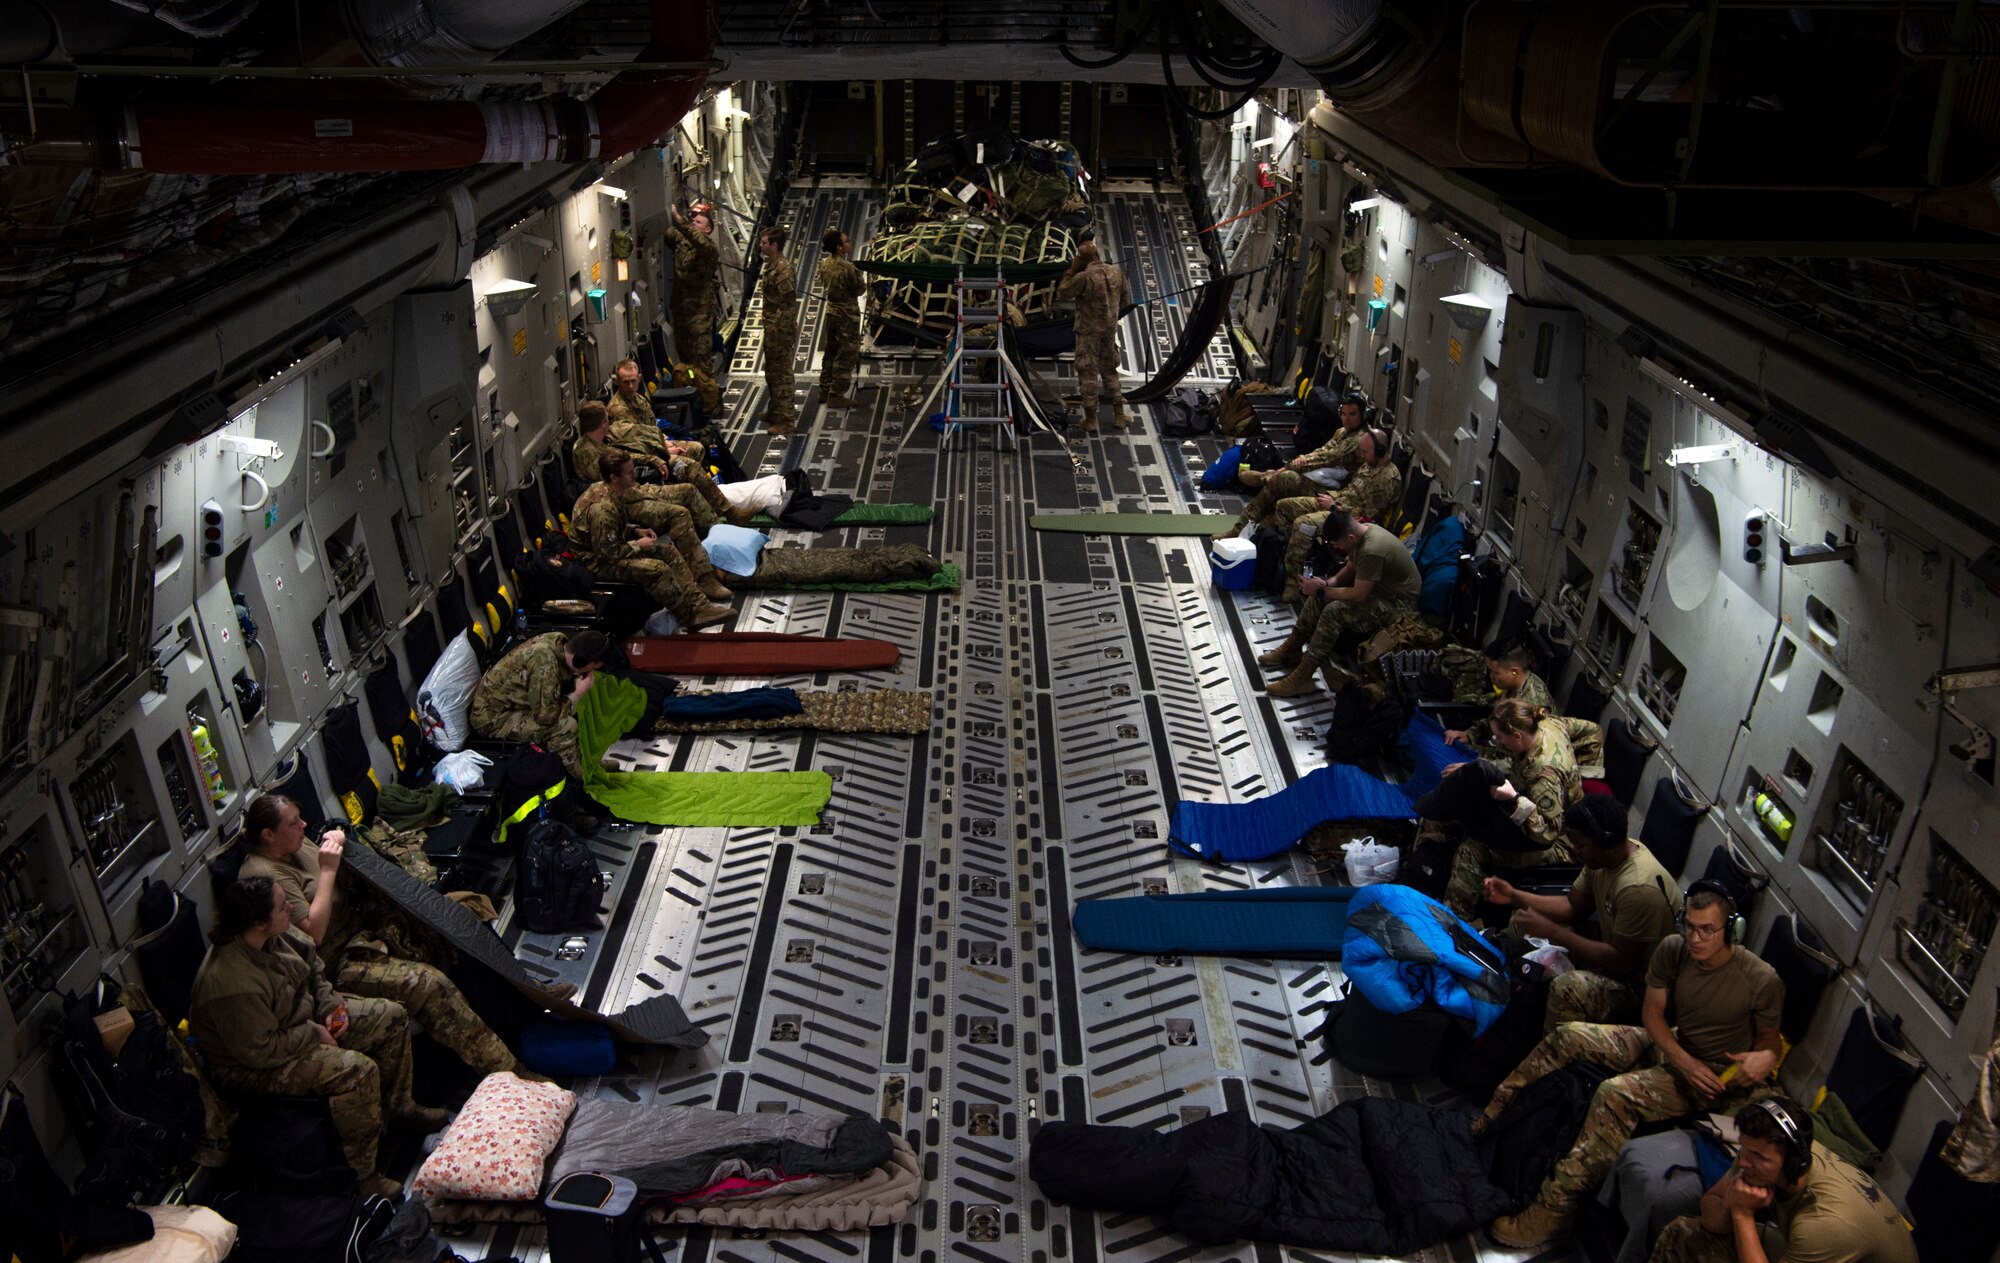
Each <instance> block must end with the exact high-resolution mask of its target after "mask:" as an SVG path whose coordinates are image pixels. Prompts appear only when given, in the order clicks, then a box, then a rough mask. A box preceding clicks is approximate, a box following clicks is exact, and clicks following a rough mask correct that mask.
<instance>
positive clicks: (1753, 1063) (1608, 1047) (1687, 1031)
mask: <svg viewBox="0 0 2000 1263" xmlns="http://www.w3.org/2000/svg"><path fill="white" fill-rule="evenodd" d="M1739 923H1740V918H1739V917H1738V916H1737V914H1736V905H1735V904H1734V903H1733V902H1732V901H1731V900H1730V898H1729V896H1728V895H1727V894H1725V893H1723V891H1722V888H1721V887H1719V886H1717V885H1715V884H1714V883H1713V882H1706V881H1698V882H1696V883H1694V885H1692V886H1690V887H1688V892H1687V899H1686V901H1685V902H1684V904H1683V907H1682V911H1681V932H1680V933H1679V934H1670V935H1668V936H1667V937H1666V938H1664V939H1661V940H1660V945H1659V946H1658V947H1656V948H1654V949H1653V959H1652V962H1651V963H1650V964H1649V965H1648V966H1647V967H1646V1000H1645V1025H1644V1026H1643V1027H1640V1026H1599V1025H1597V1024H1595V1023H1590V1022H1565V1023H1563V1024H1562V1025H1561V1026H1558V1027H1556V1028H1555V1030H1553V1031H1551V1032H1549V1034H1548V1035H1547V1036H1545V1037H1544V1038H1543V1039H1542V1042H1541V1043H1539V1044H1537V1045H1536V1046H1535V1050H1534V1051H1533V1052H1531V1053H1529V1054H1528V1058H1527V1060H1525V1061H1523V1062H1522V1063H1521V1065H1520V1067H1519V1068H1518V1069H1516V1070H1515V1071H1514V1073H1513V1074H1511V1075H1508V1076H1507V1079H1506V1081H1505V1082H1503V1083H1502V1084H1501V1085H1500V1086H1499V1088H1498V1089H1497V1090H1495V1092H1494V1093H1493V1099H1492V1101H1490V1102H1489V1103H1488V1104H1487V1106H1486V1110H1485V1112H1484V1113H1483V1114H1482V1115H1481V1116H1480V1118H1479V1119H1477V1120H1475V1121H1474V1123H1473V1130H1474V1131H1475V1132H1478V1131H1483V1130H1484V1129H1485V1126H1486V1124H1487V1123H1489V1122H1491V1121H1492V1120H1493V1119H1495V1118H1498V1117H1499V1116H1500V1114H1501V1113H1502V1111H1504V1110H1505V1109H1506V1108H1507V1103H1508V1102H1509V1101H1512V1100H1513V1099H1514V1094H1515V1093H1517V1092H1519V1091H1520V1090H1521V1089H1522V1088H1524V1087H1526V1086H1527V1085H1528V1084H1530V1083H1533V1082H1534V1081H1535V1080H1537V1079H1539V1078H1541V1077H1542V1076H1543V1075H1545V1074H1548V1073H1550V1072H1551V1071H1554V1070H1557V1069H1559V1068H1561V1067H1563V1066H1566V1065H1568V1064H1569V1063H1570V1062H1572V1061H1589V1062H1594V1063H1596V1064H1597V1065H1599V1066H1602V1067H1604V1068H1605V1069H1607V1070H1610V1071H1611V1072H1612V1077H1611V1078H1609V1079H1606V1080H1605V1081H1604V1082H1602V1083H1600V1084H1599V1085H1598V1086H1597V1092H1596V1094H1595V1095H1593V1096H1592V1097H1591V1101H1590V1109H1589V1112H1588V1113H1587V1114H1586V1115H1585V1117H1584V1123H1583V1130H1582V1131H1580V1132H1579V1133H1577V1137H1576V1143H1575V1144H1574V1145H1572V1146H1571V1147H1570V1150H1569V1152H1568V1153H1566V1154H1564V1155H1563V1157H1562V1158H1561V1159H1560V1160H1558V1161H1557V1163H1556V1167H1555V1170H1554V1171H1553V1172H1551V1173H1550V1175H1549V1177H1548V1178H1547V1179H1546V1180H1543V1181H1542V1187H1541V1190H1540V1191H1539V1193H1538V1194H1537V1195H1536V1198H1535V1200H1534V1202H1533V1203H1532V1204H1531V1205H1530V1206H1529V1207H1528V1208H1527V1209H1526V1210H1524V1211H1522V1212H1521V1213H1519V1214H1517V1215H1508V1216H1505V1217H1504V1218H1501V1219H1497V1220H1495V1221H1494V1222H1493V1225H1492V1226H1491V1227H1490V1228H1488V1229H1487V1233H1488V1235H1489V1236H1491V1237H1492V1238H1493V1240H1494V1241H1496V1242H1498V1243H1499V1244H1501V1245H1503V1246H1506V1247H1507V1248H1509V1249H1514V1250H1528V1249H1534V1248H1536V1247H1538V1246H1540V1245H1541V1244H1542V1243H1544V1242H1546V1241H1550V1240H1553V1239H1554V1238H1557V1237H1560V1236H1563V1235H1566V1234H1567V1233H1568V1232H1569V1229H1570V1225H1571V1223H1572V1222H1573V1221H1574V1220H1575V1217H1576V1204H1577V1201H1578V1200H1579V1199H1580V1198H1581V1197H1582V1196H1583V1195H1584V1194H1585V1193H1588V1192H1589V1191H1590V1190H1591V1189H1593V1188H1595V1187H1596V1186H1597V1185H1598V1184H1599V1183H1600V1182H1602V1181H1603V1179H1604V1177H1605V1176H1606V1175H1607V1174H1609V1173H1610V1171H1611V1168H1612V1167H1613V1166H1614V1165H1616V1163H1617V1161H1618V1151H1619V1150H1620V1149H1622V1148H1623V1147H1624V1145H1625V1142H1626V1141H1628V1140H1630V1139H1631V1138H1632V1133H1633V1132H1634V1131H1635V1130H1637V1129H1638V1127H1639V1125H1640V1124H1641V1123H1650V1122H1659V1121H1662V1120H1665V1119H1671V1118H1680V1117H1683V1116H1685V1115H1688V1114H1692V1113H1694V1112H1695V1111H1696V1110H1711V1111H1713V1110H1718V1109H1727V1108H1730V1107H1732V1106H1735V1105H1739V1104H1742V1103H1744V1102H1746V1101H1748V1100H1751V1099H1755V1098H1756V1097H1759V1096H1764V1095H1768V1094H1769V1093H1770V1089H1769V1088H1768V1087H1767V1086H1766V1081H1767V1080H1768V1079H1769V1078H1770V1077H1771V1074H1772V1072H1773V1071H1774V1070H1775V1069H1776V1068H1777V1065H1778V1018H1779V1014H1780V1012H1781V1011H1782V1010H1783V1008H1784V1005H1785V984H1784V982H1783V981H1782V980H1781V979H1780V978H1779V977H1778V971H1777V970H1775V969H1773V968H1771V967H1770V966H1769V965H1767V964H1765V963H1764V962H1763V961H1762V960H1759V959H1758V958H1757V957H1756V955H1754V954H1753V953H1752V952H1751V951H1750V949H1749V948H1747V947H1739V946H1737V945H1736V944H1734V943H1732V942H1731V941H1730V938H1731V930H1732V927H1734V926H1736V925H1738V924H1739ZM1669 1013H1671V1014H1673V1022H1672V1024H1671V1025H1670V1024H1669V1023H1668V1019H1667V1015H1668V1014H1669Z"/></svg>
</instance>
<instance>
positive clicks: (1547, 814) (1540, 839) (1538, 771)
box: [1507, 719, 1583, 847]
mask: <svg viewBox="0 0 2000 1263" xmlns="http://www.w3.org/2000/svg"><path fill="white" fill-rule="evenodd" d="M1507 779H1508V780H1509V781H1511V782H1513V785H1514V788H1515V789H1517V790H1519V791H1520V792H1521V796H1520V798H1519V799H1517V800H1516V801H1515V804H1514V817H1513V818H1514V823H1515V824H1517V825H1519V826H1520V828H1521V832H1522V833H1525V834H1527V835H1528V837H1529V838H1531V839H1533V841H1534V842H1535V844H1536V845H1537V846H1538V847H1549V846H1558V845H1562V844H1564V843H1565V842H1567V840H1568V839H1567V838H1566V836H1565V834H1564V832H1563V811H1564V810H1565V809H1566V808H1568V806H1569V805H1570V804H1571V803H1573V802H1575V801H1576V800H1577V799H1579V798H1581V797H1583V778H1582V776H1581V775H1579V774H1578V772H1577V770H1576V753H1575V751H1574V750H1572V749H1571V747H1570V743H1569V730H1568V727H1567V725H1566V724H1565V721H1563V720H1562V719H1544V720H1543V721H1542V723H1541V726H1540V727H1539V728H1537V729H1536V731H1535V744H1534V745H1532V746H1529V747H1528V752H1527V753H1526V754H1524V755H1521V756H1519V757H1518V758H1516V759H1514V760H1513V761H1512V762H1511V763H1509V764H1508V765H1507Z"/></svg>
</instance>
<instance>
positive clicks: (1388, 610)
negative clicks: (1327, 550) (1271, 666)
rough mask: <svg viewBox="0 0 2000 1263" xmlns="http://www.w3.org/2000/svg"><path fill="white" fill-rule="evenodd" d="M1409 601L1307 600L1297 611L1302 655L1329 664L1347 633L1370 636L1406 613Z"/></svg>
mask: <svg viewBox="0 0 2000 1263" xmlns="http://www.w3.org/2000/svg"><path fill="white" fill-rule="evenodd" d="M1412 608H1413V607H1412V606H1411V604H1410V603H1409V602H1408V601H1390V600H1386V599H1385V600H1379V601H1377V600H1369V601H1329V600H1327V599H1326V598H1325V597H1322V596H1314V597H1308V598H1307V599H1306V603H1305V606H1304V607H1303V608H1302V609H1300V610H1299V623H1298V626H1299V630H1300V631H1302V632H1304V633H1305V634H1306V646H1305V649H1304V651H1303V653H1304V656H1305V657H1308V658H1310V659H1312V660H1313V661H1314V662H1329V661H1331V660H1332V659H1333V657H1334V650H1335V649H1336V648H1337V647H1338V646H1339V644H1340V641H1341V639H1342V638H1343V637H1345V636H1347V635H1348V634H1349V633H1350V632H1351V633H1353V634H1354V635H1357V636H1360V637H1362V638H1364V639H1365V638H1367V637H1369V636H1373V635H1374V634H1375V633H1376V632H1378V631H1381V630H1382V629H1383V628H1384V627H1387V626H1388V625H1389V624H1391V623H1393V622H1395V621H1396V620H1397V619H1399V618H1401V617H1402V616H1403V615H1405V614H1408V613H1409V612H1410V611H1411V609H1412Z"/></svg>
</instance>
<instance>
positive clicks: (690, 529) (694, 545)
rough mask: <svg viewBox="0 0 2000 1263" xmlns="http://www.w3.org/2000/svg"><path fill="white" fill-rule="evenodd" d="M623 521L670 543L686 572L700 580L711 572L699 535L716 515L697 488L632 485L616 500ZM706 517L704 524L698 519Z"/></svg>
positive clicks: (713, 568)
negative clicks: (630, 489)
mask: <svg viewBox="0 0 2000 1263" xmlns="http://www.w3.org/2000/svg"><path fill="white" fill-rule="evenodd" d="M618 503H619V505H620V506H621V507H622V508H623V509H624V510H625V520H626V521H627V522H630V523H631V524H632V525H634V526H643V527H645V528H646V529H648V530H650V531H652V532H653V533H655V534H656V535H659V536H661V537H662V538H664V539H665V540H666V541H667V542H668V543H669V544H671V545H673V549H674V552H676V553H678V554H679V555H680V558H681V560H682V561H685V562H686V563H687V568H688V574H690V575H692V576H693V578H694V581H695V582H696V583H700V582H702V581H703V580H705V579H707V578H708V577H709V576H710V575H712V574H714V573H715V567H714V566H713V565H711V564H709V560H708V550H707V549H706V548H703V547H702V544H701V537H702V535H703V534H705V533H706V532H707V531H708V528H709V527H710V526H714V525H715V524H716V523H717V522H718V521H720V520H721V519H720V517H718V516H717V514H716V512H715V510H714V509H712V508H710V507H709V503H708V501H707V500H705V499H703V498H702V495H701V491H700V490H699V489H698V488H695V487H690V486H687V485H685V484H677V485H674V486H667V487H634V488H633V489H632V493H631V494H629V495H627V496H626V497H625V498H624V499H622V500H620V501H619V502H618ZM704 518H706V519H707V520H708V521H707V525H703V523H702V519H704Z"/></svg>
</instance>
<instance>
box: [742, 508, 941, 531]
mask: <svg viewBox="0 0 2000 1263" xmlns="http://www.w3.org/2000/svg"><path fill="white" fill-rule="evenodd" d="M936 512H937V511H936V510H935V509H933V508H931V506H930V505H928V504H856V505H851V506H849V508H848V509H847V511H846V512H844V513H842V514H841V515H840V516H839V517H837V518H835V519H833V522H832V525H834V526H871V525H885V524H886V525H894V526H914V525H918V524H921V523H924V522H928V521H930V520H931V518H932V517H933V516H935V514H936ZM751 525H752V526H776V525H778V523H777V522H776V521H775V520H773V519H772V517H771V515H770V514H768V513H763V514H759V515H758V516H756V517H754V518H752V519H751Z"/></svg>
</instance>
